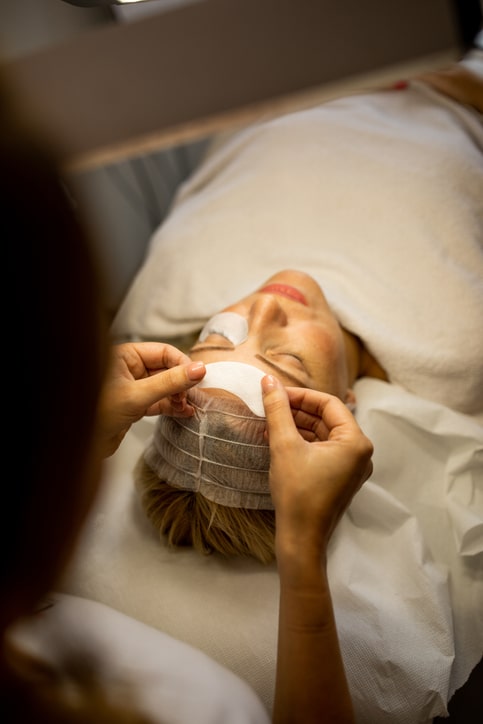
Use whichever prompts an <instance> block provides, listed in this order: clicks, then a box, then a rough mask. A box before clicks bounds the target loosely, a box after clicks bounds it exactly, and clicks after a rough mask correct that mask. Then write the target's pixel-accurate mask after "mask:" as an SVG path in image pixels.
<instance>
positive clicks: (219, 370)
mask: <svg viewBox="0 0 483 724" xmlns="http://www.w3.org/2000/svg"><path fill="white" fill-rule="evenodd" d="M265 374H266V372H263V371H262V370H261V369H259V368H258V367H254V366H253V365H248V364H245V363H244V362H212V363H211V364H207V365H206V374H205V376H204V377H203V379H202V380H201V382H199V383H198V385H197V386H198V387H213V388H218V389H220V390H226V391H227V392H232V393H233V394H234V395H237V397H239V398H240V399H241V400H243V402H244V403H245V405H247V407H249V408H250V410H251V411H252V412H254V413H255V415H258V416H259V417H265V408H264V407H263V399H262V388H261V385H260V380H261V379H262V377H264V376H265Z"/></svg>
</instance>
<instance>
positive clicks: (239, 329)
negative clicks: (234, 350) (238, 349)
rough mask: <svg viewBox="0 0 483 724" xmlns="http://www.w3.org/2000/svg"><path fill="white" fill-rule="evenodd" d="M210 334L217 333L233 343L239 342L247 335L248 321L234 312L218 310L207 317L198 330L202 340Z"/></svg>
mask: <svg viewBox="0 0 483 724" xmlns="http://www.w3.org/2000/svg"><path fill="white" fill-rule="evenodd" d="M210 334H219V335H221V336H222V337H226V339H227V340H228V341H229V342H231V343H232V344H234V345H237V344H241V343H242V342H244V341H245V340H246V338H247V337H248V322H247V320H246V319H245V317H242V316H241V315H240V314H236V313H235V312H220V314H215V316H214V317H212V318H211V319H209V320H208V321H207V323H206V324H205V326H204V327H203V329H202V330H201V332H200V336H199V341H200V342H203V341H204V340H205V339H206V338H207V337H209V335H210Z"/></svg>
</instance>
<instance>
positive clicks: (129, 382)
mask: <svg viewBox="0 0 483 724" xmlns="http://www.w3.org/2000/svg"><path fill="white" fill-rule="evenodd" d="M205 372H206V370H205V366H204V364H203V363H202V362H192V361H191V360H190V358H189V357H188V356H187V355H185V354H183V352H181V351H180V350H179V349H177V348H176V347H173V346H172V345H170V344H162V343H158V342H141V343H128V344H119V345H115V346H114V347H113V348H112V358H111V367H110V370H109V373H108V375H107V379H106V382H105V385H104V390H103V393H102V396H101V401H100V406H99V428H98V433H99V437H100V442H101V445H102V446H103V452H104V455H105V456H106V457H107V456H109V455H112V454H113V453H114V452H115V451H116V450H117V448H118V447H119V445H120V443H121V441H122V439H123V437H124V435H125V434H126V432H127V431H128V430H129V428H130V426H131V425H132V424H133V423H134V422H137V421H138V420H140V419H141V418H142V417H144V416H145V415H159V414H165V415H177V416H181V417H187V416H189V415H192V414H193V409H192V407H191V406H190V405H189V404H188V403H187V401H186V391H187V390H188V389H189V388H190V387H193V386H194V385H196V384H197V383H198V382H199V381H200V380H201V379H202V378H203V377H204V376H205Z"/></svg>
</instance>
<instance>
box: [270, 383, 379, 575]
mask: <svg viewBox="0 0 483 724" xmlns="http://www.w3.org/2000/svg"><path fill="white" fill-rule="evenodd" d="M262 390H263V400H264V406H265V413H266V417H267V428H268V438H269V444H270V454H271V463H270V489H271V494H272V499H273V501H274V505H275V511H276V517H277V526H276V547H277V559H278V562H279V566H280V565H281V564H282V563H284V562H285V561H288V562H290V561H291V560H292V558H293V562H294V563H296V564H297V565H296V567H297V569H299V566H300V561H301V558H303V559H304V560H308V559H310V558H312V560H313V561H314V563H316V564H317V565H320V559H321V556H324V555H325V551H326V547H327V543H328V541H329V539H330V536H331V535H332V533H333V531H334V529H335V527H336V525H337V523H338V521H339V520H340V518H341V516H342V514H343V513H344V511H345V510H346V508H347V507H348V505H349V503H350V502H351V500H352V498H353V496H354V495H355V493H356V492H357V491H358V490H359V488H360V487H361V485H362V484H363V483H364V482H365V481H366V480H367V479H368V478H369V477H370V475H371V473H372V461H371V456H372V453H373V446H372V443H371V442H370V440H369V439H368V438H367V437H366V436H365V435H364V434H363V432H362V431H361V429H360V427H359V425H358V424H357V422H356V420H355V418H354V417H353V415H352V414H351V412H350V411H349V410H348V409H347V407H346V406H345V405H344V403H343V402H342V401H341V400H340V399H339V398H337V397H335V396H333V395H329V394H326V393H323V392H318V391H317V390H311V389H302V388H284V387H283V385H282V384H281V383H280V382H279V381H278V380H277V379H276V378H275V377H273V376H271V375H267V376H266V377H264V378H263V379H262Z"/></svg>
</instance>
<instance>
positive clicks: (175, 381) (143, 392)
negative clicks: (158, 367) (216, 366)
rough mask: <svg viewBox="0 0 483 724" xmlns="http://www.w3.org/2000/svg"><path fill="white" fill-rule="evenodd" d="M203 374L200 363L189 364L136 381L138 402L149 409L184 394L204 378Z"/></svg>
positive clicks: (202, 367)
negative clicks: (168, 398) (159, 402)
mask: <svg viewBox="0 0 483 724" xmlns="http://www.w3.org/2000/svg"><path fill="white" fill-rule="evenodd" d="M205 372H206V369H205V366H204V364H203V363H202V362H190V363H188V364H182V365H176V366H175V367H170V368H169V369H167V370H164V371H163V372H157V373H156V374H154V375H150V376H149V377H145V378H144V379H142V380H138V381H137V383H136V384H137V390H138V401H139V402H141V401H142V403H143V404H144V405H145V406H146V407H149V406H150V405H152V404H154V403H155V402H158V401H159V400H161V399H163V398H165V397H169V396H170V395H176V394H178V393H182V392H186V390H189V389H190V387H193V386H194V385H196V384H197V383H198V382H199V381H200V380H201V379H202V378H203V377H204V375H205Z"/></svg>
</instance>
